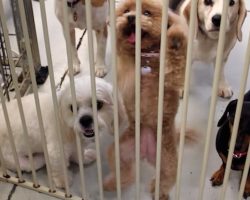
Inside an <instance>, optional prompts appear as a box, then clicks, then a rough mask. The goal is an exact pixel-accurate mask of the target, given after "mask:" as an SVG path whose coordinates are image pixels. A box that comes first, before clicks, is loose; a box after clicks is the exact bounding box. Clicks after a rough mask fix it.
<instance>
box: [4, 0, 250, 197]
mask: <svg viewBox="0 0 250 200" xmlns="http://www.w3.org/2000/svg"><path fill="white" fill-rule="evenodd" d="M4 2H5V7H6V16H7V17H9V18H10V17H11V16H10V14H9V7H8V5H6V2H8V1H7V0H4ZM246 3H247V8H248V10H249V12H248V17H247V18H246V21H245V23H244V26H243V41H242V42H241V43H237V44H236V46H235V47H234V49H233V50H232V52H231V55H230V57H229V59H228V62H227V70H226V76H227V77H228V81H229V82H230V84H231V86H232V88H233V90H234V96H233V98H237V95H238V92H239V90H238V89H239V83H240V77H241V73H242V65H243V62H244V55H245V54H244V52H245V49H246V45H247V39H248V36H249V30H250V1H246ZM33 8H34V11H35V12H34V13H35V22H36V31H37V35H38V43H39V49H40V56H41V63H42V65H46V64H47V61H46V53H45V47H44V41H43V34H42V33H43V32H42V27H41V18H40V8H39V3H37V2H33ZM46 9H47V15H48V16H47V17H48V27H49V35H50V42H51V51H52V59H53V65H54V71H55V79H56V83H58V82H59V81H60V78H61V76H62V74H63V73H64V70H65V69H66V65H67V64H66V63H67V58H66V56H62V55H66V48H65V43H64V38H63V34H62V30H61V26H60V24H59V22H58V21H57V19H56V18H55V15H54V4H53V1H50V0H47V1H46ZM8 24H9V31H10V32H12V31H13V27H12V25H11V24H12V23H11V20H9V21H8ZM80 35H81V32H80V31H79V32H77V38H79V37H80ZM12 45H13V47H12V48H13V49H15V48H16V45H15V44H14V43H13V44H12ZM110 54H111V50H110V46H108V52H107V63H108V64H110V60H109V59H108V58H109V57H110ZM79 55H81V56H80V59H81V62H82V67H83V68H84V69H87V67H88V51H87V37H84V40H83V44H82V46H81V48H80V50H79ZM83 71H85V70H83ZM110 77H111V73H109V74H108V76H107V80H111V78H110ZM212 78H213V68H212V67H210V66H207V65H206V66H205V64H204V63H196V64H195V65H194V66H193V73H192V82H191V91H190V100H189V111H188V125H189V126H190V127H194V128H196V129H197V130H198V133H199V142H198V143H197V144H196V145H192V146H185V151H184V164H183V172H182V182H181V199H185V200H194V199H197V191H198V190H199V176H200V171H201V167H200V166H201V163H202V159H203V152H204V136H205V133H206V128H207V121H208V112H209V105H210V99H211V94H210V92H211V85H212ZM247 88H248V89H250V80H248V83H247ZM40 91H44V92H49V91H50V83H49V81H47V82H46V83H45V84H44V85H43V86H41V87H40ZM227 104H228V101H227V100H223V99H220V98H219V99H218V101H217V108H216V114H215V119H214V120H215V121H214V129H213V134H212V142H211V148H210V152H209V160H208V170H207V174H206V183H205V184H206V185H205V190H204V199H205V200H216V199H218V194H219V191H220V188H219V187H218V188H212V187H211V184H210V181H209V179H210V176H211V175H212V173H213V172H214V171H215V170H217V169H218V168H219V166H220V164H221V161H220V159H219V156H218V154H217V153H216V151H215V144H214V143H215V142H214V141H215V137H216V131H217V128H216V126H215V125H216V123H217V121H218V119H219V118H220V116H221V114H222V112H223V111H224V109H225V107H226V105H227ZM178 119H179V116H178ZM177 121H178V120H177ZM109 139H112V138H109ZM109 139H106V140H104V141H102V143H101V145H102V148H103V149H104V150H105V148H106V146H107V143H109ZM102 152H104V151H102ZM102 154H103V153H102ZM102 164H103V174H105V173H107V163H106V162H105V156H104V155H102ZM71 170H73V172H74V184H73V186H72V187H71V192H72V193H73V194H75V195H80V188H79V185H80V180H79V177H78V176H79V171H78V168H77V167H76V166H73V167H72V168H71ZM153 173H154V171H153V170H152V168H151V167H150V166H149V165H148V164H147V163H145V162H142V178H141V179H142V180H141V183H142V187H141V199H143V200H148V199H151V198H150V196H149V193H148V192H146V191H147V185H146V184H145V183H148V180H149V179H150V176H149V175H153ZM85 174H86V183H88V184H87V190H88V193H89V196H90V199H91V200H98V199H99V196H98V186H97V173H96V165H95V164H93V165H91V166H89V167H86V168H85ZM25 176H26V177H27V178H30V175H29V174H28V175H26V174H25ZM38 176H39V179H40V180H41V184H47V179H46V174H45V171H44V170H40V171H39V172H38ZM239 180H240V173H238V172H232V173H231V175H230V180H229V184H228V188H227V196H226V199H227V200H235V199H236V195H237V194H238V193H237V192H238V184H239ZM134 192H135V190H134V187H133V186H131V187H130V188H128V189H126V190H125V191H123V193H122V199H123V200H130V199H133V198H134ZM172 193H174V190H173V192H172ZM172 196H173V195H172ZM105 197H106V199H112V200H114V199H116V196H115V194H114V193H105ZM7 199H8V200H27V199H31V200H42V199H43V200H47V199H48V200H52V199H55V198H52V197H49V196H46V195H43V194H40V193H37V192H33V191H30V190H26V189H23V188H21V187H16V188H13V186H12V185H10V184H5V183H2V182H0V200H7ZM171 199H173V198H171Z"/></svg>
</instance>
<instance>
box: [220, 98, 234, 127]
mask: <svg viewBox="0 0 250 200" xmlns="http://www.w3.org/2000/svg"><path fill="white" fill-rule="evenodd" d="M236 106H237V100H236V99H235V100H233V101H231V102H230V103H229V104H228V105H227V107H226V110H225V112H224V114H223V115H222V116H221V118H220V120H219V121H218V124H217V126H218V127H220V126H222V124H224V122H225V121H226V120H227V116H228V114H229V115H230V114H232V113H234V112H235V110H236Z"/></svg>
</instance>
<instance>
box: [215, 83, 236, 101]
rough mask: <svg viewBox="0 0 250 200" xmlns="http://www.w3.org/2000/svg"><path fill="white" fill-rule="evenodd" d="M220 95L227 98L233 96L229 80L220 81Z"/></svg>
mask: <svg viewBox="0 0 250 200" xmlns="http://www.w3.org/2000/svg"><path fill="white" fill-rule="evenodd" d="M218 96H220V97H222V98H227V99H229V98H231V97H232V96H233V90H232V88H231V87H230V86H229V84H228V83H227V82H223V81H222V82H220V83H219V89H218Z"/></svg>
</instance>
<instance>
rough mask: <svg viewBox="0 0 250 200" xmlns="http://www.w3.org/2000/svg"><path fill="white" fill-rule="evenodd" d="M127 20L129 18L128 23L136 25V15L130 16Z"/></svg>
mask: <svg viewBox="0 0 250 200" xmlns="http://www.w3.org/2000/svg"><path fill="white" fill-rule="evenodd" d="M127 18H128V23H130V24H133V23H135V16H134V15H129V16H128V17H127Z"/></svg>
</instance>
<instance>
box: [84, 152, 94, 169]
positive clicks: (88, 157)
mask: <svg viewBox="0 0 250 200" xmlns="http://www.w3.org/2000/svg"><path fill="white" fill-rule="evenodd" d="M95 160H96V151H95V150H94V149H85V150H84V160H83V164H84V165H88V164H91V163H92V162H94V161H95Z"/></svg>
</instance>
